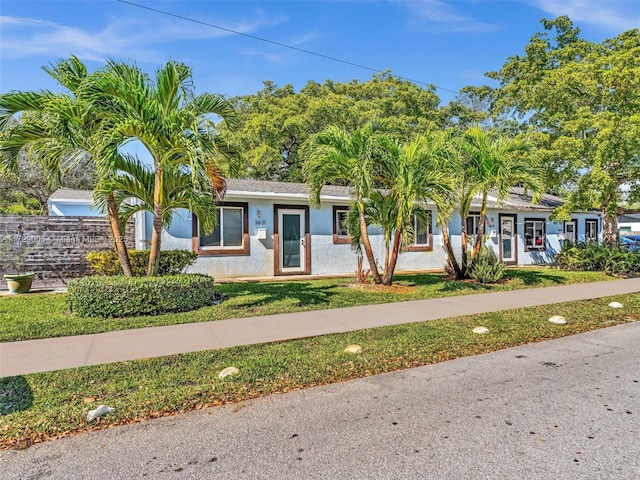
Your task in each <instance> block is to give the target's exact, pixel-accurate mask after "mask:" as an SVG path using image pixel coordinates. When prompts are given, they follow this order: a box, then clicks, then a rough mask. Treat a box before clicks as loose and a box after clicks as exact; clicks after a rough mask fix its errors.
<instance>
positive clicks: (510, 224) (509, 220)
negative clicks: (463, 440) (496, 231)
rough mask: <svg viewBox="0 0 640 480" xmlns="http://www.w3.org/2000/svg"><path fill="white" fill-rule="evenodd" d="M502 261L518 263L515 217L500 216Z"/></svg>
mask: <svg viewBox="0 0 640 480" xmlns="http://www.w3.org/2000/svg"><path fill="white" fill-rule="evenodd" d="M500 259H501V260H502V261H503V262H504V263H516V262H517V259H518V257H517V247H516V217H515V216H511V215H509V216H507V215H501V216H500Z"/></svg>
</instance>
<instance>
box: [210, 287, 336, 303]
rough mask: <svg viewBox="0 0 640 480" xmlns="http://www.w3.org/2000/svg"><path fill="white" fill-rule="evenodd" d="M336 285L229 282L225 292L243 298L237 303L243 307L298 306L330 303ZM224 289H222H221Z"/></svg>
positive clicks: (230, 295) (230, 297)
mask: <svg viewBox="0 0 640 480" xmlns="http://www.w3.org/2000/svg"><path fill="white" fill-rule="evenodd" d="M335 289H336V286H335V285H323V286H319V285H314V284H312V283H308V282H298V281H296V282H277V283H275V282H274V283H271V282H265V283H250V284H227V285H225V286H224V293H225V294H226V295H228V296H229V299H232V298H243V300H240V301H239V302H238V303H237V304H236V305H237V306H238V307H243V308H253V307H260V306H263V305H265V304H269V303H286V304H290V303H291V302H294V303H296V305H297V306H310V305H328V304H329V303H330V298H331V297H332V296H333V295H335V294H336V292H335ZM221 290H222V289H221Z"/></svg>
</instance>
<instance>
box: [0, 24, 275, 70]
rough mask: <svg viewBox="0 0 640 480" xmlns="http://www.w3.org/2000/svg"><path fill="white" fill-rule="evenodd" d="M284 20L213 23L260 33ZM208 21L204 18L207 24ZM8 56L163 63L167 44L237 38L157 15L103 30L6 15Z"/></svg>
mask: <svg viewBox="0 0 640 480" xmlns="http://www.w3.org/2000/svg"><path fill="white" fill-rule="evenodd" d="M284 20H285V19H284V18H266V17H265V16H264V15H262V14H261V13H260V12H258V14H257V15H255V18H253V19H249V20H242V21H236V22H223V21H217V22H213V21H212V22H211V24H216V25H221V26H224V27H225V28H228V29H230V30H234V31H236V32H241V33H250V32H254V31H256V30H258V29H260V28H265V27H271V26H274V25H277V24H279V23H281V22H283V21H284ZM202 21H204V20H202ZM0 26H1V27H2V30H3V32H2V56H3V57H5V58H27V57H33V56H46V57H60V56H66V55H68V54H71V53H73V54H75V55H77V56H78V57H80V58H82V59H84V60H98V61H101V60H104V59H105V58H112V57H116V58H118V57H128V58H137V59H138V60H140V61H150V62H157V61H160V60H161V59H162V58H164V56H165V55H164V54H163V53H162V51H161V48H160V47H161V46H162V45H166V44H168V43H170V42H173V41H179V40H206V39H212V38H219V37H223V36H229V35H233V33H232V32H228V31H224V30H220V29H217V28H213V27H211V26H207V25H203V24H197V23H187V22H185V21H184V20H176V19H162V18H158V17H154V19H153V21H151V20H150V19H149V17H140V18H136V17H119V18H114V19H112V20H110V21H109V20H107V21H106V25H105V26H104V27H102V28H101V29H95V28H94V29H90V28H87V27H84V26H75V25H69V24H60V23H54V22H49V21H43V20H40V19H35V18H24V17H9V16H3V17H0Z"/></svg>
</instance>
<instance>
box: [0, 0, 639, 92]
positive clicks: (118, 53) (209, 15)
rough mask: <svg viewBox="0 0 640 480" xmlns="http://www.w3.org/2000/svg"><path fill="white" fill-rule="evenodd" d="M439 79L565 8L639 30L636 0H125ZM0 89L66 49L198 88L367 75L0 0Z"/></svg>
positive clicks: (602, 30)
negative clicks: (184, 79) (178, 74)
mask: <svg viewBox="0 0 640 480" xmlns="http://www.w3.org/2000/svg"><path fill="white" fill-rule="evenodd" d="M130 1H131V2H133V3H137V4H139V5H142V6H144V7H149V8H152V9H157V10H163V11H165V12H169V13H172V14H176V15H180V16H183V17H188V18H190V19H195V20H197V21H200V22H204V23H209V24H213V25H218V26H221V27H225V28H227V29H231V30H236V31H239V32H242V33H245V34H248V35H253V36H257V37H262V38H265V39H269V40H272V41H274V42H279V43H283V44H287V45H291V46H294V47H297V48H300V49H304V50H309V51H313V52H317V53H320V54H323V55H327V56H331V57H336V58H339V59H341V60H344V61H347V62H352V63H356V64H359V65H363V66H366V67H369V68H373V69H375V70H384V69H391V70H392V71H393V73H395V74H397V75H400V76H403V77H406V78H409V79H412V80H416V81H418V82H424V83H430V84H435V85H437V86H438V87H441V89H440V90H438V94H439V95H440V98H441V99H442V101H443V102H445V103H446V102H447V101H449V100H450V99H451V98H453V96H454V95H455V94H454V93H452V92H450V91H448V90H453V91H457V90H458V89H460V88H462V87H464V86H466V85H481V84H483V83H487V80H486V79H485V78H484V73H485V72H487V71H490V70H494V69H498V68H500V67H501V66H502V64H503V63H504V61H505V60H506V58H507V57H508V56H510V55H516V54H521V53H522V52H523V48H524V46H525V45H526V44H527V43H528V41H529V38H530V37H531V36H532V35H533V34H534V33H535V32H537V31H540V30H541V25H540V19H541V18H555V17H556V16H559V15H569V16H570V17H571V19H572V20H573V21H574V23H575V24H576V25H577V26H578V27H580V28H581V30H582V32H583V36H584V37H585V38H587V39H589V40H592V41H602V40H603V39H605V38H610V37H613V36H616V35H617V34H619V33H621V32H623V31H625V30H628V29H631V28H639V27H640V0H502V1H495V0H413V1H409V0H406V1H405V0H374V1H310V0H308V1H307V0H299V1H275V0H274V1H262V2H255V1H244V0H235V1H220V0H199V1H188V0H181V1H172V0H164V1H149V0H130ZM0 17H1V22H0V92H2V93H4V92H7V91H9V90H39V89H43V88H44V89H51V90H57V89H58V87H57V86H56V84H55V83H54V82H53V81H52V80H51V79H50V78H49V77H48V76H47V75H46V73H44V72H43V71H42V70H41V69H40V67H41V66H43V65H48V64H50V63H52V62H54V61H55V60H57V59H59V58H65V57H68V56H69V55H70V54H75V55H77V56H78V57H80V58H81V59H82V60H83V61H85V63H86V64H87V65H88V67H89V68H90V70H94V69H95V68H98V67H100V66H101V65H102V64H103V63H104V61H105V59H107V58H111V59H116V60H122V61H127V62H135V63H137V64H138V65H139V66H140V67H141V68H143V69H144V70H145V71H148V72H149V73H153V72H154V71H155V70H156V69H157V68H158V67H159V66H160V65H161V64H162V63H164V62H165V61H166V60H167V59H169V58H172V59H174V60H179V61H183V62H185V63H187V64H188V65H189V66H190V67H191V68H192V69H193V74H194V82H195V86H196V90H197V91H199V92H202V91H210V92H216V93H223V94H227V95H240V94H250V93H255V92H257V91H258V90H260V89H261V88H262V82H263V81H264V80H271V81H273V82H275V83H276V84H277V85H280V86H282V85H285V84H287V83H291V84H293V86H294V87H295V88H296V89H299V88H301V87H302V86H304V84H305V83H306V82H307V81H308V80H314V81H317V82H323V81H324V80H326V79H332V80H334V81H338V82H347V81H350V80H352V79H354V78H357V79H359V80H361V81H366V80H368V79H369V78H371V75H372V73H373V72H371V71H369V70H365V69H361V68H357V67H355V66H352V65H346V64H342V63H338V62H334V61H330V60H328V59H324V58H320V57H316V56H313V55H309V54H305V53H302V52H300V51H295V50H291V49H287V48H283V47H281V46H278V45H274V44H269V43H265V42H261V41H258V40H255V39H252V38H247V37H243V36H239V35H235V34H232V33H229V32H225V31H222V30H219V29H216V28H212V27H209V26H206V25H203V24H198V23H193V22H190V21H187V20H184V19H181V18H176V17H172V16H169V15H165V14H161V13H157V12H154V11H150V10H148V9H144V8H140V7H137V6H134V5H131V4H128V3H123V2H119V1H118V0H91V1H70V0H47V1H37V0H2V2H1V4H0Z"/></svg>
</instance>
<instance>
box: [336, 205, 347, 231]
mask: <svg viewBox="0 0 640 480" xmlns="http://www.w3.org/2000/svg"><path fill="white" fill-rule="evenodd" d="M346 221H347V211H346V210H336V218H335V222H336V234H337V235H338V236H341V237H346V236H347V235H348V234H347V228H346V227H345V223H346Z"/></svg>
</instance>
